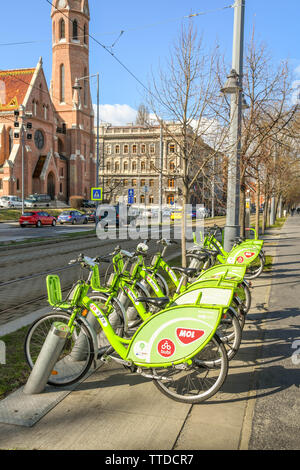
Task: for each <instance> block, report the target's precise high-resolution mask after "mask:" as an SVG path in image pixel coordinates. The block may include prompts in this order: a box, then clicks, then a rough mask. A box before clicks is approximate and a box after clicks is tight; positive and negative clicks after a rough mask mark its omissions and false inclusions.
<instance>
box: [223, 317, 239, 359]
mask: <svg viewBox="0 0 300 470" xmlns="http://www.w3.org/2000/svg"><path fill="white" fill-rule="evenodd" d="M217 334H218V336H219V338H220V340H221V341H222V343H224V344H225V346H226V351H227V357H228V360H229V361H231V360H232V359H233V358H234V356H235V355H236V353H237V352H238V350H239V347H240V345H241V341H242V329H241V325H240V322H239V319H238V316H237V314H236V313H235V312H234V311H233V310H232V309H230V308H229V309H228V310H227V312H226V313H225V314H224V315H223V316H222V319H221V322H220V325H219V326H218V328H217Z"/></svg>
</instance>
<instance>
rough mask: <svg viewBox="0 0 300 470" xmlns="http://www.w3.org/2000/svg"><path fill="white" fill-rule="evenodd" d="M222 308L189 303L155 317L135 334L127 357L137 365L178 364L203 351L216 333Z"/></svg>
mask: <svg viewBox="0 0 300 470" xmlns="http://www.w3.org/2000/svg"><path fill="white" fill-rule="evenodd" d="M221 313H222V310H221V309H220V308H214V307H211V308H210V307H206V308H203V307H200V306H196V305H191V306H190V305H189V306H184V307H173V308H170V309H167V310H164V311H163V312H160V313H158V314H156V315H154V316H152V317H151V318H150V319H149V320H148V321H147V322H145V323H144V324H143V325H142V326H141V328H140V329H139V330H138V331H137V333H136V334H135V336H134V338H133V340H132V343H131V344H130V347H129V349H128V354H127V358H126V359H129V360H132V361H134V363H135V364H139V365H144V366H147V367H151V366H152V367H154V366H155V365H167V364H176V363H179V362H182V360H183V359H188V358H189V357H191V356H193V355H194V354H195V353H196V352H198V350H200V349H201V348H202V347H203V346H204V345H205V344H206V342H207V341H209V339H210V338H211V337H212V336H213V334H214V332H215V331H216V329H217V326H218V324H219V322H220V318H221Z"/></svg>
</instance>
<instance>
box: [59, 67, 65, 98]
mask: <svg viewBox="0 0 300 470" xmlns="http://www.w3.org/2000/svg"><path fill="white" fill-rule="evenodd" d="M60 102H61V103H64V102H65V66H64V64H61V66H60Z"/></svg>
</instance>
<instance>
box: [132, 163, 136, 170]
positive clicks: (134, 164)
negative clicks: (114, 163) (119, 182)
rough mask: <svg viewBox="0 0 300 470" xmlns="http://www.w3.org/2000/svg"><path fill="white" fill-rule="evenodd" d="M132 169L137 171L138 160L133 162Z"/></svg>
mask: <svg viewBox="0 0 300 470" xmlns="http://www.w3.org/2000/svg"><path fill="white" fill-rule="evenodd" d="M132 171H136V162H132Z"/></svg>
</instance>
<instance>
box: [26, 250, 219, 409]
mask: <svg viewBox="0 0 300 470" xmlns="http://www.w3.org/2000/svg"><path fill="white" fill-rule="evenodd" d="M78 261H79V262H80V263H81V265H82V267H84V268H87V269H89V270H90V272H89V277H88V280H87V281H83V280H81V281H79V282H78V283H77V284H76V287H75V289H74V293H73V296H72V299H71V300H70V301H69V300H68V301H63V300H62V293H61V287H60V280H59V277H58V276H54V275H53V276H48V277H47V290H48V299H49V303H50V304H51V305H53V307H54V309H55V311H54V312H53V311H52V312H51V313H49V314H48V315H46V316H44V317H43V318H40V319H39V320H37V321H36V322H35V323H34V324H33V325H32V326H31V328H30V329H29V331H28V334H27V337H26V340H25V354H26V359H27V362H28V364H29V366H30V367H33V365H34V363H35V361H36V359H37V357H38V355H39V352H40V350H41V347H42V345H43V343H44V341H45V338H46V337H47V334H48V332H49V329H50V328H51V326H52V324H53V323H54V322H56V321H58V322H63V323H64V324H65V325H67V327H68V329H69V335H68V338H67V340H66V343H65V346H64V349H63V351H62V353H61V355H60V357H59V359H58V361H57V363H56V365H55V367H54V370H53V372H52V374H51V376H50V378H49V381H48V383H50V384H52V385H55V386H65V385H68V384H71V383H74V382H77V381H78V380H80V379H81V378H83V377H84V376H85V375H86V373H87V372H88V370H89V369H90V368H91V366H92V364H93V362H94V360H95V359H97V358H98V357H99V358H100V359H101V360H102V361H107V360H114V361H117V362H118V363H119V364H122V365H123V366H125V367H126V368H129V370H131V371H132V372H135V373H139V374H141V375H142V376H144V377H146V378H149V379H151V380H153V381H154V384H155V385H156V386H157V387H158V389H159V390H160V391H161V392H163V393H164V394H166V395H167V396H168V397H169V398H172V399H174V400H177V401H181V402H185V403H201V402H203V401H204V400H207V399H208V398H210V397H211V396H213V395H215V394H216V393H217V392H218V391H219V390H220V388H221V387H222V385H223V383H224V381H225V379H226V376H227V372H228V358H227V354H226V350H225V347H224V345H223V343H222V342H221V340H220V339H219V337H218V335H217V334H216V329H217V327H218V325H219V323H220V320H221V317H222V313H223V308H222V307H216V306H214V305H205V306H204V305H201V306H199V305H180V306H173V307H170V308H166V309H164V310H162V311H160V312H159V313H157V314H154V315H151V316H150V318H149V319H148V320H146V321H145V322H143V323H142V325H141V326H140V327H139V328H138V330H137V331H136V333H135V334H134V336H133V337H132V338H126V337H125V336H123V335H122V334H117V333H116V331H115V330H114V328H113V327H112V326H111V324H110V321H109V316H106V315H105V313H104V312H103V311H102V310H101V309H100V308H99V306H98V305H97V304H96V303H95V302H94V301H93V300H91V299H90V298H89V296H88V292H89V291H90V288H91V285H90V280H91V277H92V269H91V268H93V265H92V263H91V261H90V260H89V259H85V258H84V257H81V258H80V259H79V260H78ZM156 300H157V301H158V302H159V301H160V299H156ZM88 312H91V313H92V314H93V316H94V317H95V318H96V320H97V322H98V323H99V325H100V328H101V329H102V330H103V331H104V333H105V335H106V337H107V340H108V342H109V345H110V346H109V347H108V348H106V350H105V351H103V350H102V351H101V350H99V348H98V344H97V337H96V333H95V331H94V330H93V329H92V328H91V327H90V325H89V323H88V322H87V320H86V315H87V313H88ZM119 326H120V330H122V326H123V325H122V319H121V318H120V325H119Z"/></svg>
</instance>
